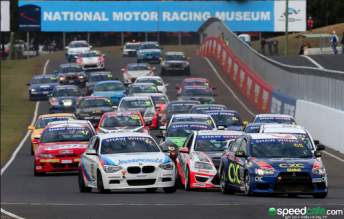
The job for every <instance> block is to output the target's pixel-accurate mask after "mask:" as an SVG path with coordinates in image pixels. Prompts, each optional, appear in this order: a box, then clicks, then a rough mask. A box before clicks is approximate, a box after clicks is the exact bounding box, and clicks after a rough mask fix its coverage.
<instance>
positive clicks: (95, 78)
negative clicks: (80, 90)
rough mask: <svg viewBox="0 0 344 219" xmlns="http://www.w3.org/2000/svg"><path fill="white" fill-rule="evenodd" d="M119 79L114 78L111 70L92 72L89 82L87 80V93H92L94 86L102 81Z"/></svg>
mask: <svg viewBox="0 0 344 219" xmlns="http://www.w3.org/2000/svg"><path fill="white" fill-rule="evenodd" d="M113 80H118V78H113V76H112V75H111V72H97V73H91V74H90V76H89V78H88V82H86V88H85V90H86V93H87V94H88V95H90V94H92V92H93V90H94V87H95V86H96V84H97V83H98V82H100V81H113Z"/></svg>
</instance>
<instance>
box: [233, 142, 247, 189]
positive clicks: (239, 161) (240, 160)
mask: <svg viewBox="0 0 344 219" xmlns="http://www.w3.org/2000/svg"><path fill="white" fill-rule="evenodd" d="M247 144H248V141H247V139H246V138H244V139H243V140H242V142H241V145H240V148H239V149H238V150H237V151H244V152H245V155H246V156H247V154H248V150H247ZM245 161H246V157H236V165H237V166H236V168H239V171H237V172H236V174H237V176H236V177H237V184H238V186H240V185H243V181H244V174H245Z"/></svg>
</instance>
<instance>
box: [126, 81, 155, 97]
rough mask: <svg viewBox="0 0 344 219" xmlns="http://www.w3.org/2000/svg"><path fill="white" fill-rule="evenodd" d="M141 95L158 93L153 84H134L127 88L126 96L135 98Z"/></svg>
mask: <svg viewBox="0 0 344 219" xmlns="http://www.w3.org/2000/svg"><path fill="white" fill-rule="evenodd" d="M142 93H159V90H158V87H157V86H156V85H155V84H153V83H136V84H132V85H130V87H128V92H126V94H128V96H136V95H137V94H142Z"/></svg>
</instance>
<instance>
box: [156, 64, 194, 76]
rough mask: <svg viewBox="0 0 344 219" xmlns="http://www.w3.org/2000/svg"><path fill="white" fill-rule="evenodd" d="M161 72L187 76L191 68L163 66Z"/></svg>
mask: <svg viewBox="0 0 344 219" xmlns="http://www.w3.org/2000/svg"><path fill="white" fill-rule="evenodd" d="M161 71H163V72H164V73H165V74H174V75H176V74H185V73H189V72H190V66H188V67H182V66H169V67H164V66H161Z"/></svg>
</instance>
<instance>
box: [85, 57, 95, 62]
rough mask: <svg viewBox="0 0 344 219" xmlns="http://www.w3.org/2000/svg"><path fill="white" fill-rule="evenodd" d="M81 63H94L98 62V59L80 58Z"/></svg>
mask: <svg viewBox="0 0 344 219" xmlns="http://www.w3.org/2000/svg"><path fill="white" fill-rule="evenodd" d="M82 61H83V62H84V63H96V62H98V57H86V58H82Z"/></svg>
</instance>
